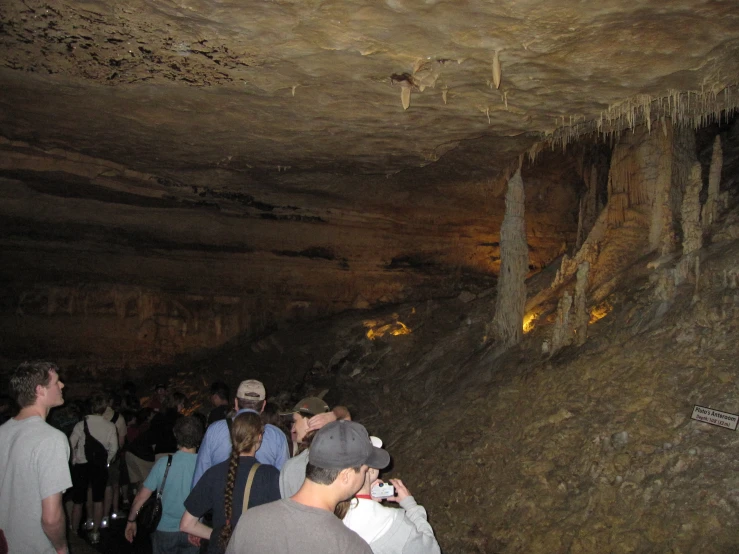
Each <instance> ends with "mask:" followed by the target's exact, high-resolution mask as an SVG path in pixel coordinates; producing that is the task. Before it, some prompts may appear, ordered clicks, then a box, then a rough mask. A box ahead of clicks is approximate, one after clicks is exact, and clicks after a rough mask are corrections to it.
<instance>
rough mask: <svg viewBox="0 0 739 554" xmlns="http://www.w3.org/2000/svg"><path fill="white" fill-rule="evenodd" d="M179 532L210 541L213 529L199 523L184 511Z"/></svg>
mask: <svg viewBox="0 0 739 554" xmlns="http://www.w3.org/2000/svg"><path fill="white" fill-rule="evenodd" d="M180 531H182V532H183V533H188V534H190V535H195V536H196V537H200V538H201V539H208V540H210V534H211V533H212V532H213V529H211V528H210V527H208V526H207V525H205V524H203V523H201V522H200V520H199V519H198V518H196V517H195V516H194V515H192V514H191V513H190V512H188V511H187V510H185V513H184V514H182V519H181V520H180Z"/></svg>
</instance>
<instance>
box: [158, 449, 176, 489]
mask: <svg viewBox="0 0 739 554" xmlns="http://www.w3.org/2000/svg"><path fill="white" fill-rule="evenodd" d="M171 465H172V454H170V455H169V456H167V469H165V470H164V479H162V486H161V487H159V490H158V491H157V498H158V499H161V498H162V494H164V484H165V483H166V482H167V474H168V473H169V466H171Z"/></svg>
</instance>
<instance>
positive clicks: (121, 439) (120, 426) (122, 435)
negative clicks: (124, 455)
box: [115, 414, 128, 450]
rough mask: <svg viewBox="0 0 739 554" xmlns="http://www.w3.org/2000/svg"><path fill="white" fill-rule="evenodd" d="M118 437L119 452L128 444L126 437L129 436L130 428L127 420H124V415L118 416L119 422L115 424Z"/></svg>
mask: <svg viewBox="0 0 739 554" xmlns="http://www.w3.org/2000/svg"><path fill="white" fill-rule="evenodd" d="M115 430H116V435H117V436H118V450H120V449H121V448H123V445H124V444H125V442H126V435H127V434H128V428H127V427H126V420H125V419H123V415H122V414H118V421H116V422H115Z"/></svg>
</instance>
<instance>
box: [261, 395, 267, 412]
mask: <svg viewBox="0 0 739 554" xmlns="http://www.w3.org/2000/svg"><path fill="white" fill-rule="evenodd" d="M266 405H267V400H266V399H265V400H262V409H261V410H259V413H260V414H261V413H262V412H264V407H265V406H266Z"/></svg>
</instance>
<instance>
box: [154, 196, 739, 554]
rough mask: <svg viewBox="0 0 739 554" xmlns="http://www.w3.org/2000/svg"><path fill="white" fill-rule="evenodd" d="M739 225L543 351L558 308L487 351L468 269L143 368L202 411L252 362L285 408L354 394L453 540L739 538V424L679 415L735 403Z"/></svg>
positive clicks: (626, 282) (469, 544) (349, 401)
mask: <svg viewBox="0 0 739 554" xmlns="http://www.w3.org/2000/svg"><path fill="white" fill-rule="evenodd" d="M738 222H739V211H737V210H735V211H734V212H732V213H730V214H729V215H728V217H726V218H725V220H724V222H723V223H722V225H723V227H722V232H721V236H722V237H729V239H728V240H723V241H722V242H716V243H714V244H711V245H708V246H706V247H704V249H703V250H702V251H701V273H700V279H699V282H698V284H697V286H696V284H695V283H694V282H693V283H686V284H684V285H682V286H681V287H680V288H679V289H678V290H677V291H676V294H675V296H674V297H673V299H672V300H669V301H664V300H659V299H657V297H656V295H655V283H656V280H657V279H656V277H655V275H656V270H655V269H653V268H650V267H649V266H648V264H649V263H650V262H654V257H650V258H644V259H642V260H640V261H639V262H638V263H637V264H635V265H634V266H633V267H631V268H629V269H628V270H626V271H624V272H623V274H621V275H616V276H614V278H615V279H618V281H619V285H618V286H617V287H616V288H615V290H614V292H613V293H612V294H611V295H610V296H609V297H608V298H607V299H606V304H604V306H605V309H604V311H609V310H610V311H609V313H608V314H607V315H606V316H605V317H603V318H602V319H600V320H598V321H597V322H594V323H592V324H591V325H590V326H589V330H588V338H587V341H586V342H585V344H584V345H583V346H581V347H575V346H569V347H566V348H564V349H563V350H561V351H560V352H558V353H557V354H556V355H554V356H548V355H544V354H542V348H541V346H542V343H543V341H544V340H545V339H547V338H548V337H549V336H550V335H551V321H552V319H553V315H554V314H553V311H550V312H551V313H550V315H549V316H548V317H547V316H546V314H545V315H543V316H542V317H540V318H539V322H538V324H537V325H536V326H535V327H534V328H533V329H532V330H531V331H530V332H528V333H527V334H526V335H525V336H524V339H523V341H522V343H521V344H520V345H519V346H518V347H516V348H514V349H513V350H510V351H508V352H506V353H504V354H502V355H500V354H496V352H495V348H494V346H493V345H491V343H490V341H488V340H487V337H486V336H485V334H486V323H487V322H488V321H489V320H490V319H491V312H492V309H493V298H494V291H493V290H492V289H489V288H483V287H480V288H479V289H475V287H473V286H470V284H469V283H466V285H465V288H464V290H463V291H461V292H460V295H459V296H458V297H455V298H448V299H440V300H430V301H427V302H426V303H423V304H416V305H398V306H395V307H393V308H388V309H384V310H381V311H376V312H372V313H370V312H366V311H357V312H351V313H345V314H343V315H341V316H338V317H334V318H331V319H328V320H324V321H320V322H313V323H309V324H299V325H294V326H292V327H290V328H285V329H284V330H279V331H276V332H273V333H272V334H269V335H266V336H263V337H261V338H260V339H259V340H252V341H244V342H237V343H232V344H231V345H229V346H228V347H227V348H223V349H221V350H219V351H217V352H213V353H211V354H210V355H208V356H207V357H204V358H203V359H201V360H200V361H198V362H193V363H189V364H187V366H185V365H184V364H181V365H180V366H179V367H178V368H166V369H162V368H158V369H157V370H156V371H154V370H153V371H152V372H151V373H150V375H151V376H152V383H153V380H155V379H161V378H162V375H164V374H165V373H163V372H167V373H166V375H169V376H170V384H171V385H172V386H173V387H175V388H177V389H180V390H182V391H183V392H185V393H186V394H188V396H189V397H190V399H191V400H192V402H193V406H194V407H195V408H196V409H197V408H199V409H202V410H203V411H205V410H207V409H208V405H207V386H208V384H209V383H210V381H212V380H215V379H225V380H227V381H229V382H230V383H231V384H232V385H235V384H236V383H237V382H238V381H240V380H241V379H242V378H247V377H253V376H259V377H261V378H262V379H263V380H264V381H265V383H266V384H267V386H268V391H269V392H270V393H272V394H277V393H278V391H282V392H281V393H279V394H277V398H276V400H277V401H278V402H280V403H281V404H283V405H290V403H291V402H293V401H295V399H296V398H298V397H300V396H303V395H307V394H317V393H325V398H326V399H327V401H329V403H330V404H331V405H335V404H338V403H343V404H346V405H348V406H349V407H350V408H351V410H352V412H353V414H354V417H355V419H356V420H358V421H360V422H362V423H363V424H365V425H366V426H367V428H368V429H369V430H370V432H371V433H372V434H376V435H378V436H380V437H381V438H382V439H383V440H384V441H385V446H386V448H387V449H388V450H389V451H390V453H391V454H392V456H393V460H394V467H393V468H392V471H391V472H390V474H389V475H390V476H396V477H400V478H402V479H403V480H404V482H405V483H406V484H407V485H408V487H409V488H410V490H411V491H412V493H413V494H414V495H415V496H416V498H417V500H418V501H419V502H420V503H421V504H423V505H424V506H425V507H426V509H427V510H428V513H429V519H430V521H431V523H432V525H433V527H434V529H435V532H436V535H437V537H438V540H439V542H440V544H441V546H442V549H443V550H444V552H445V553H447V554H451V553H474V552H481V553H483V552H484V553H495V552H499V553H527V554H536V553H544V552H546V553H548V554H554V553H558V552H562V553H564V552H569V553H606V552H612V553H621V552H644V553H646V552H670V553H674V554H678V553H684V554H687V553H694V552H700V553H729V552H732V553H733V552H737V551H739V535H738V534H737V510H739V472H737V470H739V461H737V459H736V458H737V457H736V455H735V452H736V449H737V448H738V447H739V437H737V435H736V433H735V432H734V431H731V430H727V429H723V428H719V427H715V426H711V425H708V424H705V423H700V422H697V421H693V420H691V413H692V411H693V407H694V405H696V404H698V405H701V406H706V407H710V408H714V409H718V410H722V411H724V412H730V413H739V394H737V382H738V379H737V371H736V364H737V360H739V346H738V345H739V341H738V340H737V338H739V325H738V323H737V322H738V321H739V318H738V316H739V290H738V289H737V273H738V272H739V240H737V237H739V223H738ZM732 237H733V238H732ZM651 265H652V266H654V264H651ZM552 276H553V273H552V270H551V269H550V270H545V272H543V273H541V274H539V275H538V276H536V277H534V278H533V279H531V280H530V282H529V294H530V295H531V294H532V293H534V292H536V291H537V289H540V288H543V287H546V286H548V284H549V283H548V281H549V280H551V278H552ZM404 327H405V328H407V329H408V330H410V332H409V333H407V334H402V333H403V332H404ZM369 331H373V332H374V333H375V334H376V335H378V336H376V337H375V338H374V339H373V340H371V339H370V338H368V336H367V335H368V332H369ZM393 331H395V332H396V333H400V334H395V335H393V334H392V332H393ZM383 333H384V334H383ZM380 335H381V336H380ZM185 367H186V369H185ZM144 384H147V385H148V383H142V387H143V385H144Z"/></svg>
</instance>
